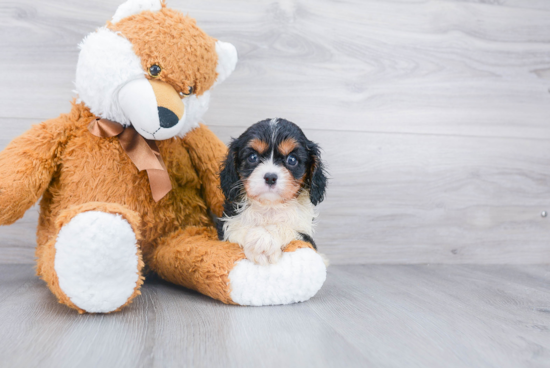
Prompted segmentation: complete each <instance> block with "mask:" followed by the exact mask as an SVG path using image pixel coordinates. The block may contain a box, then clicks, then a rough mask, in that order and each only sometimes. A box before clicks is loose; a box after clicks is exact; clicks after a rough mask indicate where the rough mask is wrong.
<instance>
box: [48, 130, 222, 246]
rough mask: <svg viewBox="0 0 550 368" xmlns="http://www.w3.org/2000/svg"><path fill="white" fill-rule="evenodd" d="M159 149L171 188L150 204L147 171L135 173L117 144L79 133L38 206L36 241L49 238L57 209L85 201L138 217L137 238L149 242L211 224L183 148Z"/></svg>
mask: <svg viewBox="0 0 550 368" xmlns="http://www.w3.org/2000/svg"><path fill="white" fill-rule="evenodd" d="M90 146H92V147H90ZM159 148H160V150H161V154H162V155H163V157H168V158H164V161H165V164H166V167H167V169H168V172H169V174H170V179H171V182H172V190H171V191H170V192H169V193H168V194H167V195H166V196H165V197H164V198H162V199H161V200H160V201H159V202H155V201H154V200H153V198H152V196H151V189H150V186H149V180H148V177H147V173H146V172H145V171H143V172H139V171H138V169H137V168H136V167H135V165H134V164H133V163H132V162H131V161H130V159H129V158H128V156H127V155H126V153H125V152H124V151H123V150H122V148H121V147H120V144H119V143H118V140H116V139H111V138H103V139H97V138H95V137H89V135H88V136H87V135H84V136H81V137H79V138H76V139H74V140H73V141H71V142H70V144H68V145H67V147H66V149H65V154H64V155H63V157H62V158H61V162H60V165H59V169H58V171H57V172H56V173H55V174H54V177H53V180H52V182H51V184H50V187H49V188H48V190H47V191H46V192H45V193H44V195H43V198H42V201H41V202H40V206H41V214H40V221H39V227H38V243H39V244H44V243H45V242H46V241H47V240H48V239H49V238H50V237H51V236H55V229H54V226H53V224H54V222H55V219H56V218H57V216H58V215H59V214H60V212H61V211H63V210H64V209H67V208H69V207H71V206H74V205H79V204H84V203H88V202H106V203H117V204H121V205H124V206H126V207H127V208H129V209H131V210H133V211H135V212H137V213H138V214H140V215H141V218H142V229H141V232H142V234H141V235H142V237H143V238H144V241H145V243H149V244H152V243H154V242H155V240H156V239H158V238H159V237H162V236H164V235H167V234H169V233H171V232H173V231H175V230H177V229H180V228H183V227H186V226H190V225H195V226H208V225H212V223H211V219H210V217H209V216H208V212H207V208H206V205H205V202H204V200H203V198H202V196H201V185H200V181H199V178H198V176H197V174H196V172H195V170H194V168H193V165H192V163H191V160H190V157H189V154H188V152H187V150H186V149H185V148H183V147H182V146H181V145H176V144H170V143H168V144H162V145H159ZM84 152H85V154H84ZM168 154H169V155H168Z"/></svg>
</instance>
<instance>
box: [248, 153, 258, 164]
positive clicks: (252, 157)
mask: <svg viewBox="0 0 550 368" xmlns="http://www.w3.org/2000/svg"><path fill="white" fill-rule="evenodd" d="M248 162H250V163H251V164H255V163H256V162H258V155H257V154H255V153H251V154H250V156H248Z"/></svg>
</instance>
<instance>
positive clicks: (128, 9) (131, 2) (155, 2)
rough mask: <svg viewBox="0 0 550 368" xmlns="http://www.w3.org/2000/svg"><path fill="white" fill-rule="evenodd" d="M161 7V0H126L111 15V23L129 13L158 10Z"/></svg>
mask: <svg viewBox="0 0 550 368" xmlns="http://www.w3.org/2000/svg"><path fill="white" fill-rule="evenodd" d="M161 8H162V1H161V0H128V1H126V2H125V3H123V4H121V5H120V6H119V7H118V9H117V10H116V13H115V15H113V19H112V20H111V22H112V23H117V22H118V21H120V20H121V19H123V18H126V17H129V16H130V15H134V14H139V13H141V12H142V11H145V10H150V11H152V12H155V11H159V10H160V9H161Z"/></svg>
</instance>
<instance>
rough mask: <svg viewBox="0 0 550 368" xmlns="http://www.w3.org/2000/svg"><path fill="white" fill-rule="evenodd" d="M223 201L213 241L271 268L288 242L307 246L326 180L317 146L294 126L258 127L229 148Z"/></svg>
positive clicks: (266, 123) (276, 122) (275, 122)
mask: <svg viewBox="0 0 550 368" xmlns="http://www.w3.org/2000/svg"><path fill="white" fill-rule="evenodd" d="M220 179H221V189H222V191H223V193H224V195H225V198H226V200H225V205H224V216H223V217H222V218H220V219H219V220H218V236H219V238H220V240H225V241H229V242H233V243H237V244H239V245H240V246H241V247H242V248H243V250H244V253H245V255H246V257H247V258H248V259H249V260H250V261H252V262H254V263H257V264H262V265H267V264H270V263H276V262H277V261H278V260H279V258H280V257H281V255H282V252H283V249H284V248H285V247H286V246H287V245H288V244H289V243H290V242H291V241H293V240H303V241H307V242H309V243H311V245H312V246H313V247H314V248H315V249H317V247H316V245H315V242H314V241H313V239H312V236H313V220H314V219H315V217H316V216H317V214H316V211H315V206H316V205H317V204H318V203H320V202H321V201H322V200H323V198H324V196H325V189H326V186H327V177H326V173H325V169H324V167H323V163H322V162H321V155H320V149H319V146H318V145H317V144H315V143H313V142H312V141H310V140H308V139H307V138H306V136H305V135H304V133H303V132H302V130H301V129H300V128H299V127H298V126H297V125H296V124H294V123H291V122H290V121H288V120H284V119H268V120H263V121H260V122H259V123H256V124H254V125H252V126H251V127H250V128H248V129H247V130H246V131H245V132H244V133H243V134H242V135H241V136H240V137H239V138H237V139H234V140H233V141H232V142H231V144H230V145H229V152H228V155H227V158H226V160H225V162H224V163H223V165H222V168H221V172H220Z"/></svg>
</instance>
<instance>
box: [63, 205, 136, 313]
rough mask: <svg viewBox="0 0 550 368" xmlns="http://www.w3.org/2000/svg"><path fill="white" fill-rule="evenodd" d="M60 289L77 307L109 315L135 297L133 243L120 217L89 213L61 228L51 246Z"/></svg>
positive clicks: (125, 224) (126, 223) (74, 218)
mask: <svg viewBox="0 0 550 368" xmlns="http://www.w3.org/2000/svg"><path fill="white" fill-rule="evenodd" d="M55 249H56V253H55V271H56V272H57V277H58V279H59V286H60V287H61V289H62V290H63V292H64V293H65V294H66V295H67V296H68V297H69V299H71V301H72V302H73V303H74V304H75V305H76V306H77V307H79V308H82V309H84V310H85V311H86V312H90V313H106V312H112V311H114V310H115V309H117V308H119V307H120V306H122V305H123V304H124V303H126V301H128V299H129V298H130V296H132V294H133V293H134V289H135V287H136V283H137V281H138V278H139V274H138V255H137V241H136V236H135V234H134V231H133V230H132V227H131V226H130V224H129V223H128V221H126V220H125V219H123V218H122V216H120V215H113V214H110V213H105V212H99V211H89V212H83V213H81V214H78V215H76V216H75V217H73V219H72V220H71V221H70V222H69V223H68V224H67V225H65V226H63V227H62V228H61V231H60V232H59V235H58V236H57V242H56V244H55Z"/></svg>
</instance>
